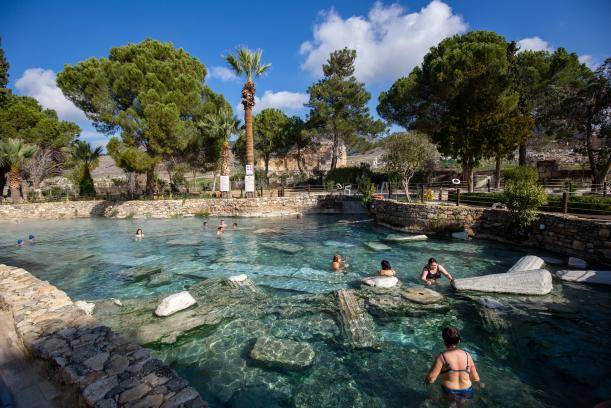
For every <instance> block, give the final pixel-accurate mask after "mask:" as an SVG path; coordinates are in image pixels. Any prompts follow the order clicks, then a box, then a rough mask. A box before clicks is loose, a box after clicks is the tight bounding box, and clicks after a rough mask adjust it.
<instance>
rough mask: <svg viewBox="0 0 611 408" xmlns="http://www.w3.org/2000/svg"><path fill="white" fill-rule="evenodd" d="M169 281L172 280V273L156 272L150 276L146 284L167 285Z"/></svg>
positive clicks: (151, 285) (154, 285)
mask: <svg viewBox="0 0 611 408" xmlns="http://www.w3.org/2000/svg"><path fill="white" fill-rule="evenodd" d="M170 282H172V274H170V273H167V272H161V273H157V274H155V275H153V276H151V277H150V278H149V280H148V282H147V283H146V286H148V287H156V286H163V285H167V284H168V283H170Z"/></svg>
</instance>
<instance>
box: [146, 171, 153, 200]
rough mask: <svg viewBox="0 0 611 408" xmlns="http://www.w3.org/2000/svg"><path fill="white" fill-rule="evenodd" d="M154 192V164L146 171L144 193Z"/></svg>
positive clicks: (150, 193)
mask: <svg viewBox="0 0 611 408" xmlns="http://www.w3.org/2000/svg"><path fill="white" fill-rule="evenodd" d="M154 193H155V166H153V167H151V168H150V169H148V170H147V171H146V194H147V195H153V194H154Z"/></svg>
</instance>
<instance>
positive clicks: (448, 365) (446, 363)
mask: <svg viewBox="0 0 611 408" xmlns="http://www.w3.org/2000/svg"><path fill="white" fill-rule="evenodd" d="M463 351H464V350H463ZM440 355H441V359H442V360H443V366H444V367H447V368H446V369H445V370H442V371H441V374H445V373H458V372H465V373H468V372H469V353H467V352H466V351H465V356H466V357H467V366H466V367H465V368H464V369H463V370H454V369H452V368H451V367H450V364H448V362H447V361H446V358H445V356H444V353H441V354H440Z"/></svg>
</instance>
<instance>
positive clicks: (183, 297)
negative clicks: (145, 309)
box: [155, 290, 196, 317]
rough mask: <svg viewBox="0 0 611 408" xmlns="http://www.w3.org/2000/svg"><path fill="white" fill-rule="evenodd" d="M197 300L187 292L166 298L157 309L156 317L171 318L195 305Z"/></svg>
mask: <svg viewBox="0 0 611 408" xmlns="http://www.w3.org/2000/svg"><path fill="white" fill-rule="evenodd" d="M195 303H196V302H195V299H193V296H191V294H190V293H189V292H187V291H186V290H185V291H183V292H179V293H174V294H172V295H170V296H168V297H165V298H164V299H163V300H162V301H161V303H159V305H158V306H157V308H156V309H155V315H156V316H159V317H165V316H170V315H171V314H174V313H176V312H179V311H181V310H184V309H186V308H188V307H190V306H193V305H194V304H195Z"/></svg>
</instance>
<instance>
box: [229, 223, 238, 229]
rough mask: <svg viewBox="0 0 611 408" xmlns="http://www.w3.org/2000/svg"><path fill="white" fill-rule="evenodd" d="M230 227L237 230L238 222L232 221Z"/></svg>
mask: <svg viewBox="0 0 611 408" xmlns="http://www.w3.org/2000/svg"><path fill="white" fill-rule="evenodd" d="M231 229H233V230H237V229H238V223H237V222H234V223H233V225H232V226H231Z"/></svg>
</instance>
